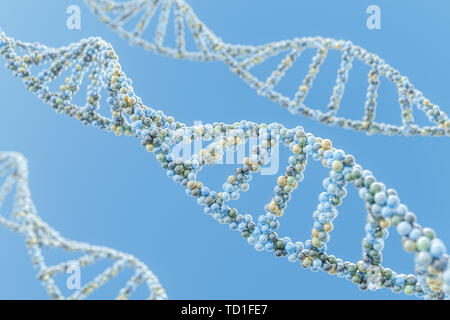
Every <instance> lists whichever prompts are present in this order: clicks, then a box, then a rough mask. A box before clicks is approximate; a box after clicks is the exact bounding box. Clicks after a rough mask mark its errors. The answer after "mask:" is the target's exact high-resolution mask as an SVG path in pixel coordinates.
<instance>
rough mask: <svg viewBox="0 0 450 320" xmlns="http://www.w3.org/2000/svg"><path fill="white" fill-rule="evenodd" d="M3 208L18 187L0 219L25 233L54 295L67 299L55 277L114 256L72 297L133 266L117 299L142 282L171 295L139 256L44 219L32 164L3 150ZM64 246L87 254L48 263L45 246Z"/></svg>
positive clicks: (153, 293)
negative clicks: (74, 235)
mask: <svg viewBox="0 0 450 320" xmlns="http://www.w3.org/2000/svg"><path fill="white" fill-rule="evenodd" d="M2 177H4V179H3V183H2V184H1V185H0V208H1V207H2V205H3V204H4V201H5V199H6V197H7V196H8V194H9V193H11V192H12V190H13V189H14V188H15V191H16V192H15V196H14V204H13V211H12V214H11V217H10V218H9V219H8V218H7V217H5V216H3V215H0V223H1V224H2V225H3V226H5V227H7V228H8V229H10V230H12V231H15V232H18V233H20V234H22V235H23V236H24V237H25V242H26V245H27V248H28V252H29V254H30V256H31V260H32V262H33V265H34V267H35V268H36V270H37V273H38V275H37V278H38V279H39V280H40V281H42V284H43V286H44V287H45V289H46V290H47V292H48V294H49V295H50V297H51V298H52V299H64V298H65V297H64V296H63V295H62V293H61V290H60V288H59V287H58V285H57V284H56V282H55V281H54V277H56V276H58V275H59V274H64V273H66V272H67V271H68V270H69V269H70V268H71V267H73V266H77V267H86V266H89V265H92V264H94V263H97V262H99V261H100V260H111V261H113V262H114V264H113V265H112V267H109V268H107V269H106V270H105V271H103V272H102V273H100V274H99V275H98V276H97V277H95V279H93V280H92V281H90V282H88V283H86V284H85V285H83V286H81V287H80V288H79V289H78V290H75V292H74V293H73V294H72V295H71V296H70V297H67V298H68V299H84V298H87V297H88V296H89V295H90V294H91V293H92V292H93V291H94V290H96V289H98V288H100V287H101V286H103V285H105V284H106V283H107V282H108V281H109V280H111V279H112V278H114V277H115V276H117V275H118V274H119V273H120V272H121V271H123V270H124V269H127V268H131V269H132V270H133V271H134V274H133V276H132V277H131V278H130V279H129V281H128V282H127V283H126V284H125V286H124V287H123V288H122V289H121V290H120V292H119V294H118V296H117V299H128V298H129V297H130V296H131V294H132V293H133V292H134V291H135V290H136V288H137V287H138V286H140V285H144V284H145V285H147V287H148V290H149V291H150V295H149V297H148V298H149V299H167V295H166V293H165V291H164V289H163V287H162V286H161V284H160V283H159V280H158V278H157V277H156V276H155V275H154V274H153V273H152V272H151V271H150V270H149V269H148V268H147V266H146V265H145V264H144V263H142V262H141V261H140V260H138V259H137V258H136V257H134V256H132V255H130V254H126V253H123V252H120V251H117V250H114V249H110V248H107V247H101V246H93V245H90V244H87V243H82V242H77V241H72V240H68V239H65V238H63V237H61V236H60V235H59V233H58V232H57V231H55V230H54V229H53V228H51V227H50V226H49V225H48V224H47V223H45V222H44V221H42V219H41V218H40V217H39V216H38V214H37V211H36V208H35V206H34V204H33V201H32V200H31V193H30V190H29V188H28V168H27V163H26V160H25V158H24V157H23V156H22V155H21V154H19V153H16V152H0V178H2ZM43 248H46V249H62V250H65V251H67V252H80V253H82V254H83V255H82V256H80V258H78V259H76V260H68V261H65V262H62V263H60V264H57V265H51V266H49V265H47V264H46V262H45V257H44V254H43V251H42V249H43Z"/></svg>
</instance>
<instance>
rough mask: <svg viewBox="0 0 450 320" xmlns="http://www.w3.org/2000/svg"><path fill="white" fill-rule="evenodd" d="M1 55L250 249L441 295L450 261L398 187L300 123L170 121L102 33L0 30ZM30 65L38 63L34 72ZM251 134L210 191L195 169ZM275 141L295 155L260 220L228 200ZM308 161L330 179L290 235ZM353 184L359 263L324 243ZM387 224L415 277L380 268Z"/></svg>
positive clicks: (367, 282)
mask: <svg viewBox="0 0 450 320" xmlns="http://www.w3.org/2000/svg"><path fill="white" fill-rule="evenodd" d="M0 55H1V56H2V57H3V58H4V59H5V60H6V67H7V68H8V69H10V70H11V71H12V72H13V74H14V75H15V76H16V77H19V78H21V79H22V81H23V82H24V84H25V86H26V88H27V89H28V90H29V91H31V92H33V93H34V94H35V95H36V96H37V97H38V98H39V99H41V100H42V101H44V102H45V103H47V104H49V105H50V106H51V107H52V108H53V109H54V110H55V111H56V112H58V113H63V114H66V115H68V116H70V117H73V118H76V119H78V120H80V121H81V122H82V123H84V124H87V125H92V126H96V127H99V128H100V129H103V130H106V131H110V132H114V133H115V134H117V135H121V134H122V133H124V134H126V135H130V136H133V137H136V138H139V139H140V142H141V145H142V146H144V147H145V148H146V149H147V150H148V151H149V152H153V153H154V154H155V156H156V159H157V160H158V161H159V162H160V163H161V167H162V168H163V169H165V170H166V172H167V175H168V176H169V177H170V178H172V179H173V181H174V182H176V183H178V184H181V185H182V186H183V187H184V188H185V189H186V194H187V195H188V196H192V197H194V198H196V199H197V202H198V204H199V205H201V206H203V207H204V212H205V214H207V215H210V216H212V217H213V218H214V219H215V220H217V221H218V222H219V223H221V224H226V225H228V226H229V227H230V229H232V230H236V231H238V232H239V233H240V234H241V236H242V237H243V238H245V239H246V240H247V242H248V243H249V244H251V245H252V246H254V247H255V249H256V250H258V251H264V250H265V251H269V252H273V253H274V255H275V256H276V257H287V258H288V260H289V261H290V262H299V263H300V265H301V266H302V267H304V268H309V269H310V270H312V271H319V270H322V271H325V272H328V273H329V274H331V275H337V276H338V277H342V278H345V279H347V280H350V281H352V282H354V283H355V284H356V285H358V287H359V288H360V289H362V290H366V289H370V290H377V289H380V288H383V287H384V288H390V289H391V290H392V291H393V292H396V293H398V292H404V293H406V294H416V295H417V296H424V297H425V298H428V299H443V298H448V295H449V293H450V264H449V262H448V261H449V256H448V254H447V253H446V248H445V245H444V244H443V242H442V241H441V240H439V239H438V238H437V237H436V235H435V232H434V231H433V230H432V229H430V228H423V227H422V226H421V225H420V224H419V223H418V222H417V220H416V216H415V214H413V213H412V212H410V211H409V210H408V208H407V207H406V206H405V205H404V204H402V203H400V199H399V197H398V194H397V192H396V191H395V190H393V189H389V188H387V187H386V186H385V185H384V184H383V183H381V182H378V181H377V180H376V178H375V177H374V175H373V174H372V173H371V172H370V171H368V170H364V169H363V168H362V167H361V166H360V165H358V164H357V163H356V162H355V159H354V157H353V156H351V155H349V154H345V152H344V151H342V150H339V149H336V148H335V147H333V146H332V143H331V141H330V140H328V139H322V138H319V137H315V136H314V135H312V134H311V133H306V132H305V131H304V129H303V128H302V127H296V128H293V129H289V128H285V127H284V126H283V125H281V124H278V123H271V124H269V125H266V124H256V123H252V122H249V121H241V122H237V123H233V124H225V123H213V124H206V125H203V124H201V125H197V126H191V127H189V126H186V125H185V124H183V123H179V122H176V121H175V120H174V118H173V117H171V116H167V115H165V114H164V113H163V112H162V111H160V110H154V109H152V108H150V107H148V106H146V105H145V104H144V103H143V102H142V100H141V98H140V97H139V96H137V95H136V94H135V92H134V89H133V86H132V81H131V79H129V78H127V76H126V75H125V73H124V72H123V70H122V68H121V66H120V64H119V62H118V56H117V55H116V53H115V52H114V50H113V48H112V47H111V45H110V44H108V43H106V42H104V41H103V40H101V39H99V38H89V39H87V40H81V41H80V42H78V43H73V44H70V45H69V46H67V47H63V48H59V49H54V48H48V47H46V46H43V45H41V44H31V43H24V42H21V41H16V40H14V39H12V38H8V37H7V36H6V35H5V34H4V33H3V32H1V33H0ZM33 66H41V67H43V69H42V70H41V71H40V72H38V74H37V75H35V74H34V73H33V71H34V70H33V68H34V67H33ZM64 70H71V75H70V76H69V77H67V78H66V79H65V81H64V82H63V84H62V85H61V86H60V87H59V90H57V91H52V90H50V88H49V84H50V83H51V82H53V81H54V80H56V79H57V78H58V76H59V75H61V73H62V72H63V71H64ZM88 74H89V75H88ZM86 75H88V78H89V85H88V92H87V97H86V104H85V105H84V106H78V105H76V104H74V103H73V101H72V98H73V96H74V95H75V93H76V92H78V91H79V90H80V85H81V83H82V81H83V79H84V76H86ZM102 90H104V91H106V93H107V95H108V98H107V104H109V106H110V108H111V115H110V116H106V115H102V114H101V113H100V99H101V92H102ZM252 138H257V139H259V140H260V141H261V143H260V144H259V145H257V146H254V148H252V154H251V155H250V157H248V158H246V159H244V162H243V165H242V166H241V167H239V168H237V169H236V170H235V171H234V173H232V174H231V175H230V176H229V177H228V178H227V179H226V182H225V183H224V184H223V190H221V191H214V190H211V189H210V188H208V187H207V186H205V185H204V184H203V183H202V182H201V181H199V180H198V173H199V171H200V170H201V169H202V168H203V167H204V166H205V165H214V164H216V163H218V162H219V161H220V160H221V158H222V157H223V155H224V153H225V151H230V150H231V151H236V149H237V147H238V146H239V145H243V144H247V143H249V141H250V139H252ZM198 140H203V141H210V143H209V144H208V145H207V146H206V147H205V148H204V149H201V150H200V151H199V152H198V153H194V154H193V155H192V156H191V157H190V158H189V159H183V158H180V157H176V156H175V155H174V153H173V151H174V149H175V148H176V147H177V146H179V145H181V144H183V143H186V144H190V143H193V142H195V141H198ZM278 145H284V146H286V147H287V148H289V150H290V151H291V152H292V155H291V156H290V157H289V158H288V159H287V164H288V165H287V166H286V169H285V172H284V174H283V175H281V176H279V177H278V178H277V181H276V185H275V187H274V196H273V198H272V200H270V201H269V203H267V204H266V205H265V207H264V211H265V212H264V213H263V214H260V215H259V216H258V217H257V218H254V217H253V216H252V215H250V214H242V213H239V212H238V210H237V209H236V208H234V207H232V206H231V205H230V204H229V203H230V202H231V201H232V200H237V199H238V198H239V194H240V192H241V191H244V192H245V191H247V190H248V189H249V182H250V181H251V179H252V175H253V174H254V173H258V172H260V170H261V168H262V167H263V166H264V165H265V164H266V163H267V162H268V160H269V159H270V155H271V154H272V152H273V150H274V149H275V148H276V147H278ZM309 159H312V160H315V161H320V163H321V164H322V165H323V166H324V167H325V168H326V169H327V170H328V176H327V177H326V178H325V179H324V180H323V188H324V191H323V192H322V193H320V195H319V197H318V199H319V204H318V206H317V209H316V211H314V213H313V221H314V222H313V228H312V232H311V237H310V238H308V239H307V240H306V241H304V242H302V241H293V240H291V239H290V238H289V237H282V236H280V235H278V233H277V232H276V230H277V229H278V228H279V226H280V220H281V219H280V217H281V216H282V215H283V214H284V211H285V209H286V207H287V204H288V202H289V201H290V200H291V198H292V196H293V195H294V193H293V192H294V190H295V189H296V188H297V187H298V186H299V185H300V183H301V181H302V180H303V177H304V171H305V169H306V166H307V164H308V160H309ZM352 183H353V185H354V187H355V188H356V189H357V190H358V191H359V196H360V197H361V198H362V199H363V200H364V202H365V207H366V210H367V219H366V220H367V224H366V228H365V232H366V236H365V238H364V239H363V241H362V258H361V260H360V261H357V262H356V263H353V262H350V261H343V260H342V259H340V258H336V257H335V256H333V255H331V254H328V253H327V245H326V243H327V242H329V240H330V233H331V231H332V230H333V220H334V219H335V218H337V215H338V210H337V207H338V206H339V205H340V204H341V202H342V199H343V198H344V197H345V196H346V194H347V191H346V190H347V189H346V187H347V186H348V185H349V184H352ZM391 226H395V227H396V229H397V231H398V233H399V234H400V235H401V236H402V243H403V247H404V249H405V250H406V251H408V252H414V253H415V273H416V275H404V274H398V273H396V272H394V271H392V270H391V269H389V268H386V267H384V266H382V251H383V248H384V240H385V239H386V238H387V237H388V236H389V231H388V230H389V228H390V227H391Z"/></svg>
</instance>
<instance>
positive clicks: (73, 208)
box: [0, 0, 450, 299]
mask: <svg viewBox="0 0 450 320" xmlns="http://www.w3.org/2000/svg"><path fill="white" fill-rule="evenodd" d="M189 3H190V4H191V5H192V7H193V8H194V10H195V11H196V13H197V15H198V16H199V17H200V18H201V19H202V20H203V21H204V22H205V23H206V24H207V25H208V26H209V27H210V28H211V29H212V30H213V31H214V32H215V33H216V34H217V35H219V36H220V37H222V39H224V40H225V41H227V42H231V43H243V44H262V43H265V42H268V41H274V40H281V39H289V38H293V37H296V36H297V37H301V36H314V35H322V36H327V37H333V38H343V39H348V40H351V41H353V42H354V43H356V44H358V45H361V46H362V47H364V48H366V49H368V50H369V51H371V52H375V53H377V54H379V55H380V56H381V57H382V58H384V59H385V60H386V61H387V62H388V63H390V64H391V65H393V66H394V67H396V68H397V69H399V70H400V71H401V72H402V74H404V75H407V76H408V77H409V78H410V80H411V81H412V83H413V84H414V85H415V86H416V87H417V88H419V89H420V90H422V91H423V92H424V94H425V95H426V96H427V97H429V98H430V99H431V100H432V101H433V102H435V103H437V104H439V105H440V106H441V107H442V109H443V110H445V111H446V112H447V113H450V105H449V101H450V90H448V84H449V83H450V64H449V63H448V52H449V51H450V43H449V42H448V41H446V39H448V31H449V30H450V19H449V15H450V3H449V2H448V1H443V0H442V1H437V0H433V1H373V0H371V1H366V0H364V1H362V0H360V1H331V0H328V1H286V0H284V1H266V0H264V1H237V0H229V1H206V0H191V1H189ZM71 4H78V5H80V7H81V19H82V20H81V30H68V29H67V28H66V24H65V23H66V18H67V14H66V8H67V7H68V6H69V5H71ZM371 4H378V5H379V6H380V8H381V19H382V29H381V30H368V29H367V28H366V18H367V14H366V8H367V7H368V6H369V5H371ZM0 26H1V27H2V28H3V30H4V31H5V32H6V33H7V34H8V35H9V36H11V37H14V38H16V39H21V40H24V41H32V42H34V41H39V42H42V43H44V44H46V45H49V46H54V47H60V46H63V45H66V44H68V43H69V42H72V41H78V40H79V39H81V38H84V37H89V36H101V37H102V38H104V39H105V40H107V41H109V42H111V43H112V44H113V46H114V48H115V50H116V52H117V53H118V55H119V57H120V61H121V64H122V66H123V69H124V70H125V71H126V73H127V74H128V76H129V77H130V78H132V79H133V81H134V85H135V89H136V92H137V94H138V95H140V96H141V97H142V98H143V100H144V102H145V103H146V104H148V105H151V106H157V107H159V108H161V109H162V110H164V111H165V112H166V113H167V114H171V115H173V116H175V118H176V119H177V120H178V121H182V122H185V123H188V124H192V123H193V121H195V120H202V121H203V122H204V123H207V122H213V121H224V122H233V121H238V120H241V119H246V120H251V121H254V122H271V121H277V122H280V123H283V124H285V125H286V126H288V127H293V126H296V125H299V124H300V125H303V126H304V127H305V128H306V130H307V131H310V132H313V133H314V134H315V135H316V136H321V137H328V138H331V139H332V140H333V142H334V144H335V145H336V146H337V147H339V148H342V149H344V150H345V151H346V152H347V153H352V154H353V155H355V157H356V159H357V161H358V162H359V163H360V164H361V165H363V166H364V167H365V168H366V169H369V170H371V171H372V172H374V174H375V175H376V177H377V178H378V179H379V180H380V181H383V182H385V183H386V184H387V185H388V186H389V187H393V188H395V189H397V190H398V192H399V194H400V196H401V199H402V201H403V202H404V203H405V204H407V205H408V206H409V208H410V209H411V210H412V211H413V212H415V213H416V214H417V215H418V217H419V222H420V223H421V224H422V225H424V226H430V227H433V228H435V229H436V231H437V232H438V235H439V236H440V237H441V238H442V239H443V240H444V241H445V242H446V243H447V244H450V234H449V232H448V230H450V217H449V213H450V205H449V202H448V199H449V196H450V188H449V181H450V170H449V163H450V162H449V157H450V151H449V147H450V143H449V140H448V138H424V137H412V138H405V137H388V136H366V135H365V134H363V133H355V132H353V131H345V130H342V129H338V128H331V127H328V126H325V125H322V124H318V123H316V122H313V121H311V120H308V119H305V118H303V117H293V116H291V115H290V114H289V113H288V112H287V111H286V110H282V109H281V107H279V106H278V105H276V104H274V103H272V102H270V101H269V100H267V99H266V98H263V97H259V96H257V94H256V93H255V92H254V91H253V90H252V89H250V88H249V87H248V86H247V85H246V84H245V83H243V82H242V81H240V80H239V79H238V78H237V77H236V76H235V75H234V74H232V73H231V72H230V71H229V70H228V69H227V67H226V66H224V65H223V64H222V63H220V62H214V63H195V62H187V61H177V60H174V59H171V58H167V57H162V56H157V55H155V54H152V53H149V52H145V51H144V50H142V49H141V48H139V47H130V46H128V44H127V42H126V41H124V40H122V39H121V38H119V37H118V36H117V35H116V34H114V33H112V32H110V31H109V30H108V29H107V27H106V26H105V25H103V24H102V23H100V22H99V21H98V20H97V18H96V17H95V16H94V15H93V14H92V13H91V12H90V10H89V9H88V8H87V6H86V5H85V4H84V3H82V2H81V1H80V2H78V1H75V0H71V1H68V0H64V1H55V0H40V1H29V0H16V1H1V2H0ZM171 30H172V29H169V32H171ZM310 56H311V53H309V54H306V55H305V56H304V57H305V59H304V60H303V62H302V65H303V67H302V66H301V65H299V67H298V68H297V69H296V68H294V69H293V70H292V72H291V73H290V74H289V75H288V77H287V79H285V80H283V81H282V83H281V84H280V88H281V89H280V90H281V91H283V92H284V93H289V94H293V92H294V90H295V88H296V87H297V86H298V85H299V83H300V79H301V78H302V76H303V74H304V70H305V66H307V65H308V64H309V62H310V60H307V59H306V57H310ZM329 59H330V61H327V62H326V63H325V65H324V66H323V68H322V70H323V75H322V79H319V78H321V76H319V78H318V80H317V81H316V83H315V89H313V91H312V92H311V95H310V97H309V99H308V105H310V106H313V105H318V106H320V107H321V108H323V107H325V106H326V104H327V102H328V97H329V94H330V92H331V89H332V86H333V84H334V75H335V71H336V67H337V65H338V59H337V56H333V55H331V56H330V58H329ZM277 63H278V60H275V59H274V60H273V61H271V62H270V63H269V64H271V65H272V66H275V65H276V64H277ZM2 64H3V62H2ZM302 68H303V69H302ZM269 70H270V68H267V69H264V68H261V69H260V70H259V71H258V72H260V74H261V75H263V74H266V75H267V74H268V71H269ZM366 72H367V68H366V67H361V66H359V69H358V68H355V70H352V72H351V73H350V81H349V85H348V88H349V89H348V92H346V94H345V97H344V101H343V103H342V113H341V114H344V115H352V116H353V117H354V118H359V117H361V116H362V114H363V102H364V96H365V88H366V84H367V77H366ZM0 88H1V102H0V149H2V150H17V151H20V152H22V153H24V154H25V156H26V157H27V158H28V160H29V168H30V172H31V174H30V187H31V190H32V193H33V198H34V201H35V203H36V206H37V207H38V210H39V212H40V215H41V216H42V217H43V219H44V220H45V221H47V222H48V223H49V224H50V225H51V226H53V227H55V228H56V229H57V230H59V231H60V232H61V234H62V235H64V236H65V237H68V238H70V239H74V240H79V241H86V242H90V243H93V244H99V245H105V246H109V247H113V248H116V249H119V250H122V251H125V252H128V253H132V254H134V255H136V256H137V257H139V258H140V259H141V260H143V261H144V262H145V263H146V264H147V265H148V266H149V268H150V269H151V270H153V271H154V272H155V274H156V275H157V276H158V277H159V278H160V280H161V282H162V283H163V285H164V286H165V288H166V289H167V292H168V295H169V297H170V298H175V299H188V298H193V299H200V298H203V299H231V298H236V299H246V298H247V299H252V298H255V299H317V298H325V299H336V298H337V299H400V298H405V296H404V295H395V294H393V293H391V292H390V291H388V290H381V291H378V292H361V291H359V290H358V289H357V287H356V286H354V285H353V284H352V283H350V282H348V281H345V280H342V279H339V278H337V277H332V276H329V275H328V274H326V273H324V272H319V273H312V272H310V271H306V270H304V269H302V268H301V267H300V266H299V264H298V263H296V264H291V263H289V262H288V261H287V260H286V259H281V260H279V259H275V258H274V256H273V255H272V254H269V253H266V252H264V253H260V252H257V251H255V250H254V249H253V248H252V247H250V246H249V245H248V244H247V243H246V242H245V241H243V239H242V238H240V236H239V235H238V234H237V233H236V232H231V231H230V230H228V228H227V227H225V226H223V225H219V224H217V223H216V222H215V221H214V220H213V219H212V218H210V217H207V216H205V215H204V214H203V213H202V209H201V208H200V207H199V206H198V205H197V204H196V203H195V201H194V200H193V198H188V197H186V196H185V194H184V190H183V189H182V188H180V187H179V186H176V185H174V184H173V183H172V182H171V181H170V179H168V178H167V177H166V175H165V172H163V171H162V170H160V166H159V164H158V162H157V161H156V160H155V159H154V157H153V155H151V154H148V153H147V152H146V151H145V149H144V148H142V147H140V144H139V142H138V141H137V140H136V139H132V138H126V137H116V136H114V135H111V134H109V133H105V132H102V131H100V130H98V129H95V128H91V127H85V126H83V125H81V124H80V123H79V122H77V121H76V120H73V119H70V118H67V117H64V116H60V115H57V114H55V113H54V112H53V111H52V110H51V108H50V107H49V106H47V105H45V104H43V103H42V102H40V101H39V100H38V99H37V98H36V97H35V96H34V95H32V94H31V93H29V92H27V91H26V90H25V89H24V87H23V84H22V83H21V82H20V81H19V80H18V79H16V78H14V77H13V76H12V74H11V73H10V72H9V71H7V70H6V69H5V68H3V67H2V68H0ZM378 114H379V117H380V119H382V120H384V121H386V122H391V123H400V108H399V106H398V103H397V102H396V92H395V89H394V87H393V86H391V85H387V84H386V83H384V84H383V85H382V86H381V92H380V98H379V113H378ZM416 114H418V113H417V112H416ZM417 118H418V119H424V117H423V116H422V115H417ZM421 123H423V122H421ZM281 162H282V166H284V165H285V164H283V160H282V161H281ZM233 168H234V167H232V166H229V167H226V166H217V167H214V168H207V169H205V172H204V173H203V174H202V177H203V179H204V180H205V181H206V182H207V183H208V184H210V185H213V186H216V187H219V186H221V184H222V182H223V181H224V179H225V178H226V176H227V175H228V173H229V172H231V170H233ZM305 176H306V177H305V180H304V182H303V183H302V184H301V186H300V188H299V190H296V192H295V196H294V198H293V200H292V202H291V203H290V204H289V207H288V210H287V212H286V214H285V216H283V218H282V220H281V223H282V226H281V230H280V233H282V234H283V235H289V236H291V238H293V239H295V240H304V239H306V238H307V237H308V236H309V235H310V228H311V227H312V218H311V214H312V212H313V210H314V208H315V206H316V204H317V196H318V194H319V192H320V191H321V181H322V179H323V178H324V177H325V176H326V171H325V170H324V169H323V168H321V166H320V165H319V164H318V163H312V162H311V165H309V166H308V168H307V170H306V172H305ZM274 181H275V176H265V177H256V178H255V179H254V183H253V184H252V186H251V188H250V191H249V192H248V193H246V194H245V193H244V194H243V195H242V197H241V199H240V200H239V203H238V205H237V207H238V209H240V210H242V211H243V212H249V213H253V214H254V215H256V214H259V213H260V212H262V210H263V206H264V204H265V203H266V202H267V201H268V200H270V198H271V195H272V188H273V185H274ZM2 213H4V212H2ZM364 223H365V210H364V204H363V202H362V201H361V200H360V199H359V197H357V194H356V192H355V191H354V190H353V188H350V190H349V195H348V197H347V198H346V199H345V200H344V204H343V205H342V206H341V207H340V216H339V217H338V219H337V220H336V221H335V230H334V231H333V232H332V234H331V242H330V243H329V252H330V253H334V254H335V255H336V256H340V257H342V258H344V259H349V260H354V261H356V260H357V259H359V258H360V252H361V250H360V241H361V239H362V237H363V235H364V229H363V227H364ZM392 231H393V230H392ZM0 244H1V245H0V261H2V263H1V264H0V283H1V285H0V298H43V299H44V298H47V295H46V293H45V291H44V289H43V288H42V287H41V286H40V283H39V282H38V281H37V280H36V279H35V271H34V270H33V268H32V265H31V263H30V260H29V257H28V256H27V254H26V249H25V246H24V243H23V239H22V238H21V237H20V236H18V235H17V234H13V233H11V232H10V231H7V230H5V229H4V228H3V229H0ZM384 252H385V259H384V265H386V266H390V267H392V268H394V269H396V270H397V271H399V272H403V273H411V272H412V271H413V256H411V255H408V254H406V253H405V252H403V250H402V248H401V244H400V238H399V236H398V235H397V234H396V232H391V237H390V238H389V239H388V240H387V241H386V249H385V251H384ZM57 258H59V256H58V255H54V254H50V260H51V261H50V262H56V259H57ZM52 259H53V260H54V261H53V260H52ZM105 265H106V264H105ZM96 270H97V269H95V267H94V268H93V269H92V270H91V271H86V272H84V273H82V280H84V281H86V280H88V278H90V277H91V276H92V274H90V273H92V272H94V271H96ZM99 270H100V268H99V267H98V270H97V271H99ZM59 281H60V283H62V284H64V281H65V277H62V278H61V279H59ZM124 281H125V278H124V277H122V278H119V279H117V280H116V282H114V283H112V284H111V286H110V287H107V288H106V287H105V289H104V290H102V291H99V292H98V294H96V295H94V296H93V297H96V298H113V297H115V295H116V293H117V289H118V287H119V286H120V285H121V284H123V282H124ZM66 292H69V291H68V290H66ZM141 293H142V292H140V293H139V294H138V295H137V297H141V295H140V294H141Z"/></svg>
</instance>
